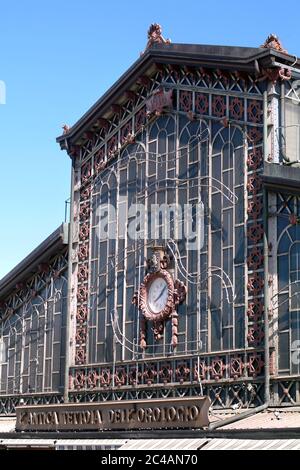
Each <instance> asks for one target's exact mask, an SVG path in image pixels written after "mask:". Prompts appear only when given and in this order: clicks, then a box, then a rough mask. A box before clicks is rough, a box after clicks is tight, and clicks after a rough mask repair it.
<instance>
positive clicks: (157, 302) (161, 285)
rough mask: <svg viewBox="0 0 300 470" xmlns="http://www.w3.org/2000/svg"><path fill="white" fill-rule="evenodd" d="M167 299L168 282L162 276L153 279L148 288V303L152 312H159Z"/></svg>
mask: <svg viewBox="0 0 300 470" xmlns="http://www.w3.org/2000/svg"><path fill="white" fill-rule="evenodd" d="M167 300H168V284H167V282H166V281H165V279H164V278H162V277H158V278H156V279H154V280H153V281H152V282H151V284H150V286H149V289H148V305H149V308H150V309H151V310H152V312H153V313H159V312H161V311H162V310H163V309H164V308H165V306H166V303H167Z"/></svg>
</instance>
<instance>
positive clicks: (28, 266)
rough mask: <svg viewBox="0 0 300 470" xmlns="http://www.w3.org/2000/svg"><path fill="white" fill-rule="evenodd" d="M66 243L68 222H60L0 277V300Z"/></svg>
mask: <svg viewBox="0 0 300 470" xmlns="http://www.w3.org/2000/svg"><path fill="white" fill-rule="evenodd" d="M67 243H68V223H63V224H61V225H60V226H59V227H58V228H57V229H56V230H54V232H52V233H51V234H50V235H49V237H47V238H46V239H45V240H44V241H43V242H42V243H40V245H38V246H37V247H36V248H35V249H34V250H33V251H32V252H31V253H29V255H28V256H26V257H25V258H24V259H23V260H22V261H21V262H20V263H19V264H17V265H16V266H15V267H14V268H13V269H12V270H11V271H10V272H9V273H8V274H6V275H5V276H4V277H3V278H2V279H0V301H1V300H2V299H4V298H5V297H6V296H7V295H8V294H9V293H10V292H11V291H13V290H14V289H16V286H17V285H18V284H19V283H21V282H23V281H24V280H25V279H27V278H29V277H30V276H32V275H33V274H34V273H35V272H37V271H38V270H39V269H40V266H42V264H43V263H44V262H45V261H46V260H48V259H49V258H50V257H51V256H53V255H54V254H56V253H57V252H58V251H59V250H60V249H61V248H62V247H65V246H66V245H67Z"/></svg>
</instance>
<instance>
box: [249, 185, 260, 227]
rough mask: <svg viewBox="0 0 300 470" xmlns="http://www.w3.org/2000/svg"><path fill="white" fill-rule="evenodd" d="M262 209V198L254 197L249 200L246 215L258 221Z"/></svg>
mask: <svg viewBox="0 0 300 470" xmlns="http://www.w3.org/2000/svg"><path fill="white" fill-rule="evenodd" d="M251 184H252V183H251ZM262 207H263V203H262V198H258V197H256V196H254V197H253V198H252V199H249V200H248V207H247V213H248V215H249V217H251V218H253V219H258V218H259V217H260V216H261V212H262Z"/></svg>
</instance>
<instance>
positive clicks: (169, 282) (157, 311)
mask: <svg viewBox="0 0 300 470" xmlns="http://www.w3.org/2000/svg"><path fill="white" fill-rule="evenodd" d="M168 263H169V260H168V258H167V256H165V255H164V256H162V257H161V252H159V251H156V252H155V253H154V254H153V256H152V258H151V260H148V270H149V271H150V272H148V274H146V276H145V278H144V280H143V283H142V284H141V285H140V288H139V291H137V292H136V293H135V295H134V296H133V299H132V302H133V303H134V304H136V305H137V306H138V308H139V310H140V311H141V313H142V321H141V331H140V346H141V348H143V349H145V348H146V347H147V343H146V322H151V323H152V330H153V333H154V338H155V340H156V341H158V340H160V339H161V337H162V335H163V331H164V326H165V322H166V321H167V320H169V319H171V320H172V346H173V347H176V346H177V330H178V314H177V312H176V306H177V305H178V304H179V303H181V302H183V301H184V299H185V296H186V287H185V285H184V284H183V283H182V282H181V281H178V280H175V281H174V279H173V276H172V275H171V274H170V272H169V271H168V270H167V267H168Z"/></svg>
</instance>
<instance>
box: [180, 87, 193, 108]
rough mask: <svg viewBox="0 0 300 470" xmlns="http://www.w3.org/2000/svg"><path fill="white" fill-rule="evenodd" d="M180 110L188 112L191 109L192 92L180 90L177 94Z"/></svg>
mask: <svg viewBox="0 0 300 470" xmlns="http://www.w3.org/2000/svg"><path fill="white" fill-rule="evenodd" d="M179 109H180V111H184V112H186V113H187V112H188V111H192V109H193V94H192V92H191V91H187V90H182V91H180V94H179Z"/></svg>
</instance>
